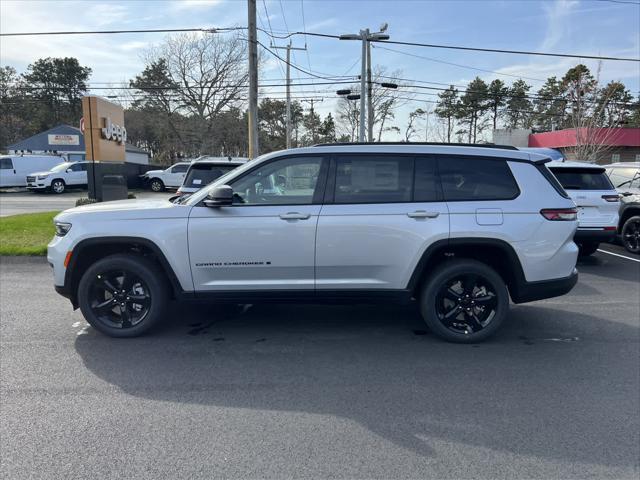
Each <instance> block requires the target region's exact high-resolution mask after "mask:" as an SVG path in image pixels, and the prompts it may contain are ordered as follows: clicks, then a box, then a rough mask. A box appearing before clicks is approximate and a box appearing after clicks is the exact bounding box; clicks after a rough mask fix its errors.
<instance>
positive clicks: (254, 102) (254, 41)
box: [247, 0, 260, 159]
mask: <svg viewBox="0 0 640 480" xmlns="http://www.w3.org/2000/svg"><path fill="white" fill-rule="evenodd" d="M247 9H248V17H249V18H248V27H249V32H248V33H249V112H248V113H249V158H251V159H253V158H256V157H257V156H258V155H260V153H259V145H258V32H257V29H256V0H248V3H247Z"/></svg>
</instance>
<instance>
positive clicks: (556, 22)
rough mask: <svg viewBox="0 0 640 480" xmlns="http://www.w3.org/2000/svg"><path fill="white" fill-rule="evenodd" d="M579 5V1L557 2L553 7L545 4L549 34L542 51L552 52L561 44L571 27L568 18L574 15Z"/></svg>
mask: <svg viewBox="0 0 640 480" xmlns="http://www.w3.org/2000/svg"><path fill="white" fill-rule="evenodd" d="M578 4H579V2H578V1H577V0H556V1H555V2H554V3H552V4H551V5H548V4H543V9H544V10H545V13H546V20H547V21H546V24H547V33H546V35H545V37H544V40H543V41H542V44H541V45H540V50H543V51H545V50H552V49H554V48H555V47H557V46H558V45H559V44H560V43H561V41H562V39H563V38H564V36H565V34H566V33H567V30H568V28H569V26H570V25H571V22H569V21H567V17H569V16H570V15H571V14H572V13H573V11H574V9H575V8H576V7H577V6H578Z"/></svg>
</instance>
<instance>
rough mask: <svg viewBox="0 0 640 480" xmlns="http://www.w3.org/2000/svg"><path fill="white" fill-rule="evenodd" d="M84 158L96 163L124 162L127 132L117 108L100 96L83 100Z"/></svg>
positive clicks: (121, 110)
mask: <svg viewBox="0 0 640 480" xmlns="http://www.w3.org/2000/svg"><path fill="white" fill-rule="evenodd" d="M82 113H83V115H84V117H83V118H84V144H85V149H86V152H87V154H86V159H87V160H90V161H91V160H94V161H96V162H120V163H122V162H124V161H125V142H126V141H127V130H126V128H125V127H124V110H123V109H122V107H121V106H120V105H116V104H115V103H111V102H107V101H106V100H104V99H102V98H100V97H91V96H89V97H83V98H82Z"/></svg>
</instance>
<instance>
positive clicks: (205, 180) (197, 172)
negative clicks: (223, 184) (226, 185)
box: [184, 163, 236, 188]
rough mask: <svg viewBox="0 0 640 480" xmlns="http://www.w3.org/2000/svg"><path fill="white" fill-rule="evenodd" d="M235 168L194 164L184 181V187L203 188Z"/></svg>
mask: <svg viewBox="0 0 640 480" xmlns="http://www.w3.org/2000/svg"><path fill="white" fill-rule="evenodd" d="M234 168H236V165H211V164H204V163H203V164H200V165H198V164H194V165H192V166H191V169H190V170H189V173H187V176H186V178H185V179H184V186H185V187H195V188H202V187H204V186H205V185H207V184H209V183H211V182H213V181H214V180H215V179H217V178H219V177H221V176H222V175H224V174H225V173H227V172H230V171H231V170H233V169H234Z"/></svg>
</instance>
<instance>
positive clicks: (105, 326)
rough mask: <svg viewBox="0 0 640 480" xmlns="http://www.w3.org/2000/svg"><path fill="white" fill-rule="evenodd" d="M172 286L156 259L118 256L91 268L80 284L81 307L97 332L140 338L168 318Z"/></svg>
mask: <svg viewBox="0 0 640 480" xmlns="http://www.w3.org/2000/svg"><path fill="white" fill-rule="evenodd" d="M170 296H171V290H170V284H169V281H168V278H167V276H166V274H165V272H164V271H163V270H162V268H161V267H160V265H159V264H158V263H156V262H155V261H153V259H151V258H148V257H144V256H142V255H137V254H115V255H110V256H108V257H104V258H102V259H100V260H97V261H96V262H95V263H93V264H92V265H90V266H89V268H87V270H86V271H85V272H84V274H83V275H82V278H81V279H80V283H79V284H78V293H77V298H78V304H79V306H80V310H81V311H82V314H83V315H84V318H85V319H86V320H87V322H89V323H90V324H91V326H93V327H94V328H95V329H96V330H98V331H100V332H102V333H104V334H106V335H109V336H111V337H137V336H139V335H142V334H143V333H145V332H147V331H148V330H150V329H152V328H153V327H155V326H156V325H158V324H159V323H160V322H161V321H162V320H163V318H164V316H165V314H166V311H167V307H168V302H169V298H170Z"/></svg>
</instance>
